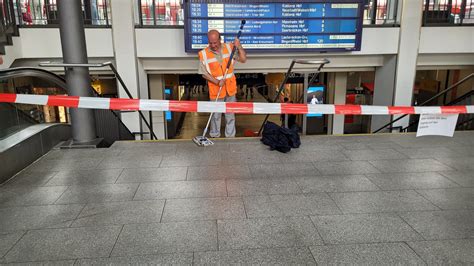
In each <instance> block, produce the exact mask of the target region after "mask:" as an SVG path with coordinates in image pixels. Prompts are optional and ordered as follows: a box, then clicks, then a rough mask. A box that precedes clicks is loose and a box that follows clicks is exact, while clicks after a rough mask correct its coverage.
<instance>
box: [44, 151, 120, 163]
mask: <svg viewBox="0 0 474 266" xmlns="http://www.w3.org/2000/svg"><path fill="white" fill-rule="evenodd" d="M118 154H119V151H117V150H111V149H57V150H51V151H50V152H48V153H47V154H46V155H45V156H44V157H43V159H46V160H68V159H83V158H94V159H96V160H99V161H100V160H101V159H102V158H105V157H108V156H116V155H118Z"/></svg>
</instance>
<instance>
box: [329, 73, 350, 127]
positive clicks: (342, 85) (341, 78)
mask: <svg viewBox="0 0 474 266" xmlns="http://www.w3.org/2000/svg"><path fill="white" fill-rule="evenodd" d="M346 91H347V72H336V73H335V74H334V104H346ZM332 134H344V115H334V116H333V120H332Z"/></svg>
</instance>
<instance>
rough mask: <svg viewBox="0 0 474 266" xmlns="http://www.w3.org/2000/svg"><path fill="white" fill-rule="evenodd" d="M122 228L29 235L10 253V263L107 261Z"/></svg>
mask: <svg viewBox="0 0 474 266" xmlns="http://www.w3.org/2000/svg"><path fill="white" fill-rule="evenodd" d="M120 229H121V227H120V226H113V227H83V228H67V229H45V230H34V231H28V232H27V233H26V234H25V235H24V236H23V237H22V238H21V240H20V241H19V242H18V243H17V244H16V245H15V246H14V247H13V248H12V249H11V250H10V251H9V252H8V253H7V255H6V256H5V259H6V260H7V261H8V262H22V261H47V260H66V259H77V258H94V257H107V256H108V255H109V254H110V251H111V250H112V248H113V246H114V243H115V240H116V239H117V236H118V234H119V233H120Z"/></svg>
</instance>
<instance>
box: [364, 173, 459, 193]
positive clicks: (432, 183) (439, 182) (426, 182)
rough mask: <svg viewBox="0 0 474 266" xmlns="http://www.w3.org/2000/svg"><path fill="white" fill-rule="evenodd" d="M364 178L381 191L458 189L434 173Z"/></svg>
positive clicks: (382, 175)
mask: <svg viewBox="0 0 474 266" xmlns="http://www.w3.org/2000/svg"><path fill="white" fill-rule="evenodd" d="M365 176H367V178H369V179H370V180H371V181H372V182H373V183H374V184H376V185H377V186H378V187H380V188H381V189H382V190H402V189H430V188H451V187H459V185H458V184H456V183H454V182H452V181H451V180H449V179H447V178H446V177H444V176H442V175H441V174H439V173H436V172H421V173H383V174H367V175H365Z"/></svg>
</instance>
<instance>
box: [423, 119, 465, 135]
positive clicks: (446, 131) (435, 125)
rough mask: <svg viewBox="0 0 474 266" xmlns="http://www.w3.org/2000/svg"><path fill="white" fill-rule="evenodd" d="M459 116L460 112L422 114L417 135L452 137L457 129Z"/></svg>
mask: <svg viewBox="0 0 474 266" xmlns="http://www.w3.org/2000/svg"><path fill="white" fill-rule="evenodd" d="M458 116H459V114H450V115H446V114H421V115H420V122H418V130H417V132H416V136H417V137H421V136H428V135H432V136H433V135H434V136H446V137H452V136H453V135H454V130H455V129H456V124H457V122H458Z"/></svg>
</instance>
